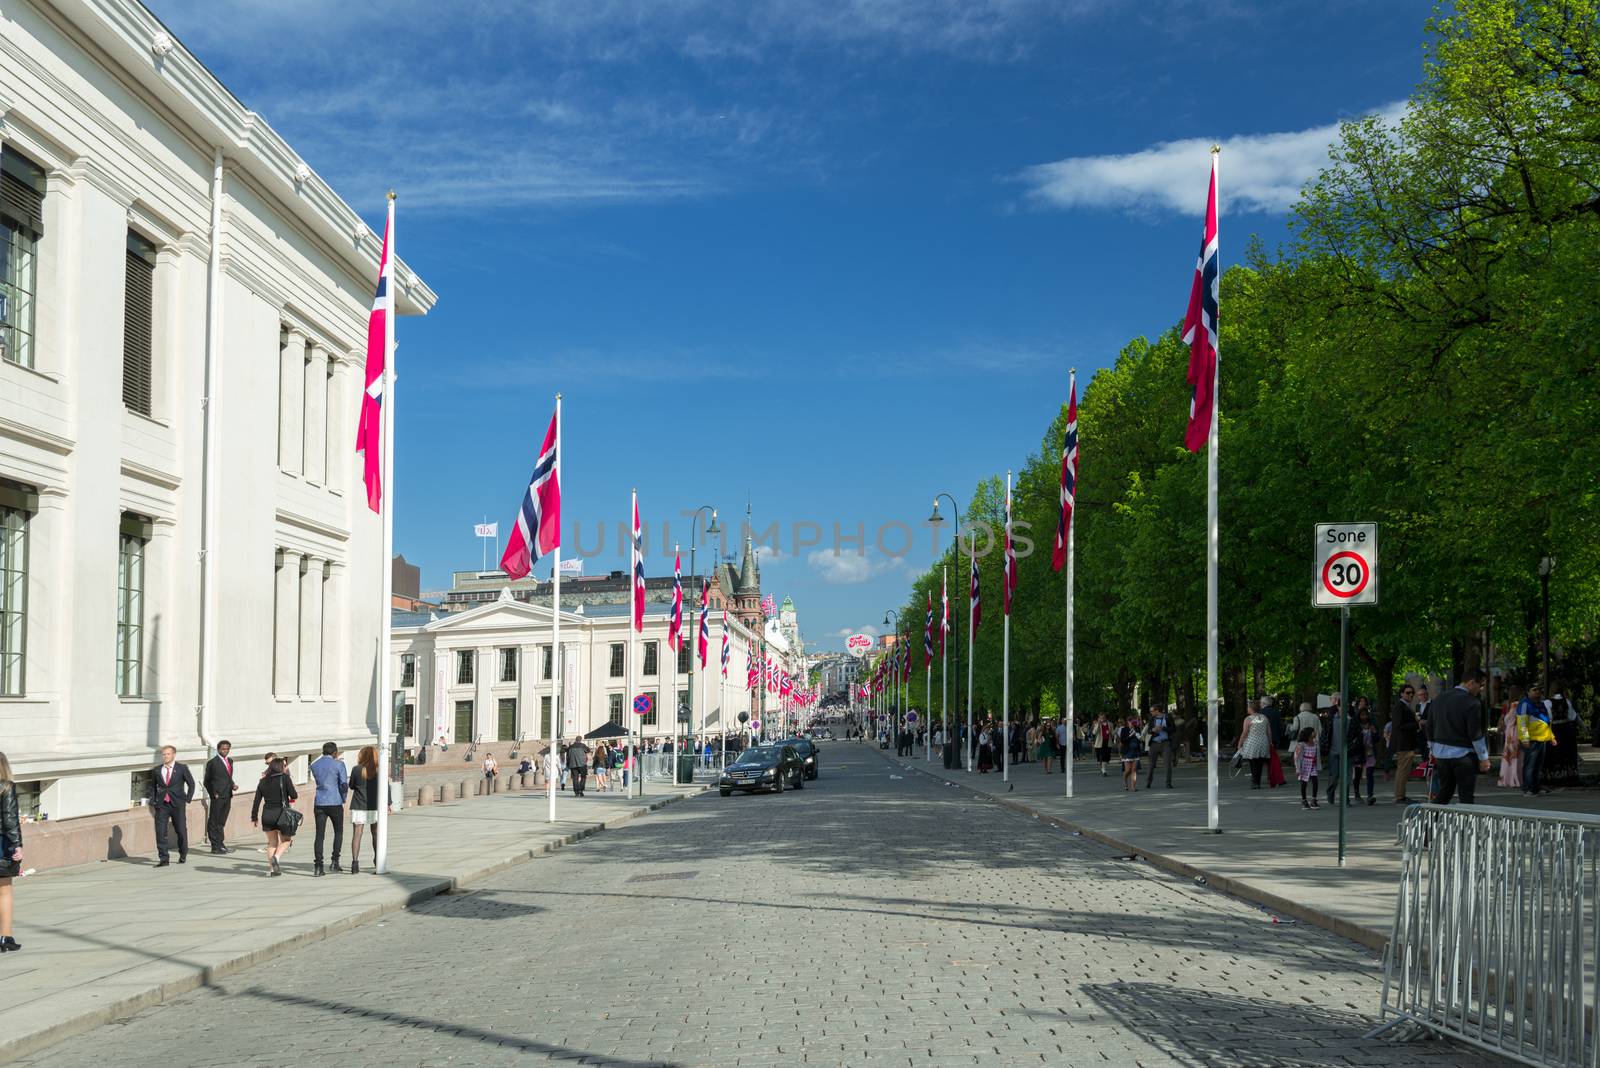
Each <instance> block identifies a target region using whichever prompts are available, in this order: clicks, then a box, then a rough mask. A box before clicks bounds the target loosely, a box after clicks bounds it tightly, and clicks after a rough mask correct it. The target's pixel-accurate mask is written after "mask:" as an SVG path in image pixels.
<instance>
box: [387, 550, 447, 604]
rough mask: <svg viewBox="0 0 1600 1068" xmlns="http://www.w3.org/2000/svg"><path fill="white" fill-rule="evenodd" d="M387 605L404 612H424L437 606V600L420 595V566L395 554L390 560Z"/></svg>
mask: <svg viewBox="0 0 1600 1068" xmlns="http://www.w3.org/2000/svg"><path fill="white" fill-rule="evenodd" d="M390 568H391V571H390V583H391V586H390V591H389V607H391V608H398V609H400V610H401V611H404V612H426V611H429V610H431V609H437V608H439V603H438V602H437V601H431V600H429V599H427V598H425V597H423V596H422V568H420V567H418V566H417V565H416V564H410V563H407V562H406V558H405V557H404V556H396V557H395V558H394V560H392V561H391V562H390Z"/></svg>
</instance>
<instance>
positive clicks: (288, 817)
mask: <svg viewBox="0 0 1600 1068" xmlns="http://www.w3.org/2000/svg"><path fill="white" fill-rule="evenodd" d="M278 804H279V808H278V821H277V824H276V825H275V827H274V828H273V829H274V830H276V831H277V832H278V833H279V834H286V835H288V836H289V837H290V838H293V837H294V836H295V834H296V832H298V831H299V830H300V822H301V821H302V820H304V819H305V815H304V814H303V813H301V812H300V811H299V810H297V809H294V808H291V807H290V805H289V792H288V790H286V789H285V788H284V786H283V783H282V782H279V783H278Z"/></svg>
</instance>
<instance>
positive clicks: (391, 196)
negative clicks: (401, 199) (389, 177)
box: [389, 189, 395, 200]
mask: <svg viewBox="0 0 1600 1068" xmlns="http://www.w3.org/2000/svg"><path fill="white" fill-rule="evenodd" d="M394 198H395V191H394V190H393V189H391V190H389V199H390V200H393V199H394Z"/></svg>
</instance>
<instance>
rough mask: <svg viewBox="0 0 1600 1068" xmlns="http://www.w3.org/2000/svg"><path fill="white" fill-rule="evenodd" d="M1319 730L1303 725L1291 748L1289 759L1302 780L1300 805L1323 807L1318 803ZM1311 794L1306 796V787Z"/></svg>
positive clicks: (1296, 775)
mask: <svg viewBox="0 0 1600 1068" xmlns="http://www.w3.org/2000/svg"><path fill="white" fill-rule="evenodd" d="M1317 758H1318V753H1317V732H1316V730H1315V729H1314V728H1312V727H1301V728H1300V736H1299V737H1298V738H1296V739H1295V740H1294V745H1293V746H1291V747H1290V749H1289V760H1290V762H1291V763H1292V764H1293V765H1294V774H1295V778H1297V779H1299V780H1300V807H1301V808H1321V807H1322V806H1321V805H1319V804H1317V796H1318V795H1317ZM1307 786H1310V787H1311V796H1310V797H1309V798H1308V797H1307V796H1306V787H1307Z"/></svg>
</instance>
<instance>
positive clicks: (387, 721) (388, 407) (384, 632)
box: [373, 189, 399, 875]
mask: <svg viewBox="0 0 1600 1068" xmlns="http://www.w3.org/2000/svg"><path fill="white" fill-rule="evenodd" d="M388 233H389V278H388V280H387V282H386V283H385V284H384V290H383V292H384V298H383V299H384V304H385V307H384V310H383V312H384V314H383V460H382V466H383V475H382V478H383V560H382V566H383V626H382V628H381V629H380V636H379V639H378V784H377V785H378V790H379V792H380V795H379V797H378V827H377V849H376V853H377V859H376V862H375V863H374V864H373V870H375V871H376V872H377V873H378V874H379V875H384V874H387V873H388V871H389V736H390V735H391V734H392V733H393V732H394V696H393V693H392V690H393V685H394V675H393V667H392V665H390V663H389V646H390V642H391V639H390V635H391V634H392V627H393V620H392V619H391V618H390V616H391V614H392V608H391V606H392V604H393V602H394V567H393V564H392V561H393V560H394V417H395V403H394V392H395V390H394V383H395V378H396V377H397V376H396V375H395V373H394V290H395V281H396V277H397V275H398V274H399V272H398V271H396V270H395V269H394V265H395V264H396V263H397V262H399V258H398V257H397V256H396V254H395V241H394V190H392V189H391V190H389V219H388Z"/></svg>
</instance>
